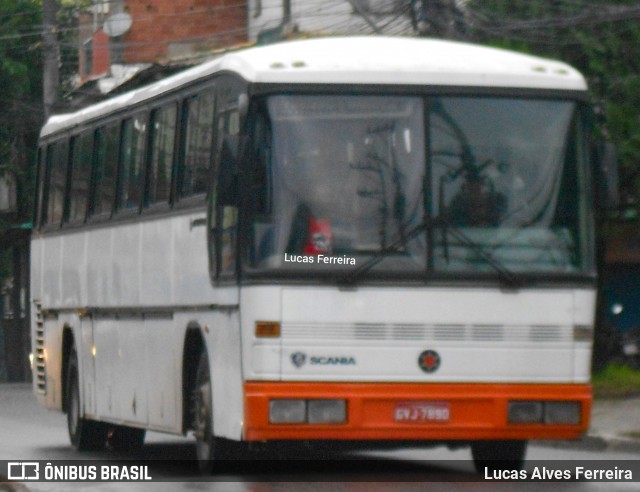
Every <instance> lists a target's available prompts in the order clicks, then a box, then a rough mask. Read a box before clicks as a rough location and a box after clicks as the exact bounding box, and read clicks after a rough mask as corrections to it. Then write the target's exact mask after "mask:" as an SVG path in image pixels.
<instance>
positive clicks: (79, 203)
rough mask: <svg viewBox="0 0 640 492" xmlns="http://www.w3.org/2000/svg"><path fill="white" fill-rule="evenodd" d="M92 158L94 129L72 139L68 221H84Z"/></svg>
mask: <svg viewBox="0 0 640 492" xmlns="http://www.w3.org/2000/svg"><path fill="white" fill-rule="evenodd" d="M92 159H93V131H89V132H85V133H82V134H80V135H78V136H76V137H74V138H73V139H72V140H71V169H70V170H69V214H68V217H67V221H68V222H71V223H80V222H84V219H85V217H86V214H87V204H88V200H89V182H90V177H91V161H92Z"/></svg>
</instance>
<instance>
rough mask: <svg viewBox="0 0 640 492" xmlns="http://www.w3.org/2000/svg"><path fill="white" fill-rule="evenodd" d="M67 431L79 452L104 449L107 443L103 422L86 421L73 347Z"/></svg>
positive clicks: (70, 356)
mask: <svg viewBox="0 0 640 492" xmlns="http://www.w3.org/2000/svg"><path fill="white" fill-rule="evenodd" d="M66 382H67V392H66V398H67V401H66V408H67V429H68V430H69V439H70V440H71V444H72V445H73V447H74V448H76V449H77V450H78V451H96V450H100V449H104V447H105V444H106V442H107V430H108V429H107V427H106V425H105V424H103V423H102V422H96V421H94V420H89V419H85V418H84V417H83V416H82V410H81V404H80V376H79V372H78V354H77V352H76V349H75V347H74V346H73V345H72V346H71V350H70V352H69V362H68V364H67V375H66Z"/></svg>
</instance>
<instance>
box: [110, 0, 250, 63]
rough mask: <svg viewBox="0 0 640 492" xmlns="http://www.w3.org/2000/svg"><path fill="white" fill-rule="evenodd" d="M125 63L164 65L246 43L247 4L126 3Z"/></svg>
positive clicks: (221, 0)
mask: <svg viewBox="0 0 640 492" xmlns="http://www.w3.org/2000/svg"><path fill="white" fill-rule="evenodd" d="M124 4H125V6H124V7H125V10H126V11H127V12H128V13H129V15H130V16H131V19H132V22H133V23H132V26H131V29H130V30H129V32H127V33H126V34H125V35H124V38H123V44H124V49H123V53H122V62H124V63H142V62H162V61H166V60H168V59H180V58H184V57H188V56H191V55H194V54H197V53H199V52H204V51H208V50H211V49H216V48H223V47H225V46H230V45H234V44H238V43H241V42H244V41H246V40H247V1H246V0H125V2H124Z"/></svg>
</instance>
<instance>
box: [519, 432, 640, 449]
mask: <svg viewBox="0 0 640 492" xmlns="http://www.w3.org/2000/svg"><path fill="white" fill-rule="evenodd" d="M532 444H535V445H538V446H544V447H549V448H558V449H575V450H584V451H604V450H607V451H619V452H636V453H637V452H640V439H634V438H631V437H625V436H621V435H619V434H587V435H586V436H584V437H582V438H581V439H578V440H576V441H532Z"/></svg>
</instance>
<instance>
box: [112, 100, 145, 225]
mask: <svg viewBox="0 0 640 492" xmlns="http://www.w3.org/2000/svg"><path fill="white" fill-rule="evenodd" d="M150 113H151V111H150V109H149V107H148V106H146V105H145V106H137V107H135V108H133V109H132V111H130V112H127V113H126V114H123V115H122V116H121V117H120V124H119V126H120V132H119V133H120V135H119V139H118V141H119V146H118V170H117V174H116V176H117V177H116V193H115V199H114V209H113V214H112V218H113V219H116V220H118V219H123V218H126V217H135V216H138V215H140V214H141V213H142V210H143V208H144V202H145V193H146V189H147V186H146V180H147V166H148V164H149V135H150V133H151V132H150V131H149V125H150V117H151V114H150ZM139 115H143V116H144V118H143V121H144V123H145V124H146V126H147V128H146V130H145V133H144V135H143V138H142V140H143V142H144V149H143V150H142V152H141V155H142V158H141V163H140V169H141V175H140V177H139V181H140V183H139V184H138V193H139V199H138V203H137V204H136V205H135V206H133V207H126V206H125V205H123V194H124V165H125V126H126V124H127V122H129V121H133V120H134V119H135V118H136V117H137V116H139ZM127 185H128V183H127Z"/></svg>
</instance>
